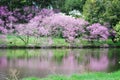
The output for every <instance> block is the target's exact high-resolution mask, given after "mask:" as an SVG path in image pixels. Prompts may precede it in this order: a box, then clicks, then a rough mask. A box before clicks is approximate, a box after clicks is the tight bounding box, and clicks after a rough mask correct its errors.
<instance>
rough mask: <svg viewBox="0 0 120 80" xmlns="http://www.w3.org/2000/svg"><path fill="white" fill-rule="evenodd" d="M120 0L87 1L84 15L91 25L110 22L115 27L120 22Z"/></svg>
mask: <svg viewBox="0 0 120 80" xmlns="http://www.w3.org/2000/svg"><path fill="white" fill-rule="evenodd" d="M119 4H120V0H87V1H86V2H85V5H84V6H83V15H84V17H85V19H86V20H88V21H89V22H90V23H96V22H99V23H105V22H108V23H110V24H111V26H115V25H116V23H118V22H119V21H120V6H119Z"/></svg>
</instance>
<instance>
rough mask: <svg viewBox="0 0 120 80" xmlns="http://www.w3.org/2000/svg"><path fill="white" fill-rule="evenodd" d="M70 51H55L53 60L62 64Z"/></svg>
mask: <svg viewBox="0 0 120 80" xmlns="http://www.w3.org/2000/svg"><path fill="white" fill-rule="evenodd" d="M68 51H69V50H68V49H63V50H61V49H56V50H53V54H54V55H53V60H56V61H57V62H58V63H61V62H62V59H63V58H64V57H65V56H67V54H68Z"/></svg>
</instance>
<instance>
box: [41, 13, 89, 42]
mask: <svg viewBox="0 0 120 80" xmlns="http://www.w3.org/2000/svg"><path fill="white" fill-rule="evenodd" d="M87 24H88V22H86V21H85V20H83V19H76V18H74V17H71V16H67V15H63V14H54V15H52V16H50V17H46V18H45V19H44V20H43V22H42V26H47V27H48V28H49V30H50V32H51V35H55V36H62V37H63V38H65V40H66V41H67V42H74V40H75V38H76V37H77V36H80V35H82V33H84V32H85V30H84V26H86V25H87Z"/></svg>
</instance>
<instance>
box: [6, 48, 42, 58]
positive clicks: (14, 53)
mask: <svg viewBox="0 0 120 80" xmlns="http://www.w3.org/2000/svg"><path fill="white" fill-rule="evenodd" d="M39 54H40V52H39V51H34V50H27V49H24V50H22V49H16V50H7V54H6V56H7V58H30V57H34V56H39Z"/></svg>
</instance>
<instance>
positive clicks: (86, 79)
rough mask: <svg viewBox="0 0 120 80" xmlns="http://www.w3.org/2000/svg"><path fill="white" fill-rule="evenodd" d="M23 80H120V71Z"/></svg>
mask: <svg viewBox="0 0 120 80" xmlns="http://www.w3.org/2000/svg"><path fill="white" fill-rule="evenodd" d="M22 80H120V71H118V72H114V73H85V74H74V75H72V76H69V77H66V76H60V75H54V76H48V77H47V78H41V79H40V78H34V77H31V78H24V79H22Z"/></svg>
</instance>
